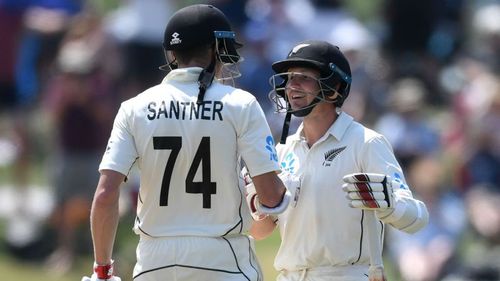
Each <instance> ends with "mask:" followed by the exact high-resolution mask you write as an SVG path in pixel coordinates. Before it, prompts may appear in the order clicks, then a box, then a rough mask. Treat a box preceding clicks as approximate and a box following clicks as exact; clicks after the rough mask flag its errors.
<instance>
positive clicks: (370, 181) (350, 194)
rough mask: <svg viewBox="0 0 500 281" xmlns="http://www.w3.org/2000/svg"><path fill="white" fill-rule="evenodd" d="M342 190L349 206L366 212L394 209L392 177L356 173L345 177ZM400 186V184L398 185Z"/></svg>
mask: <svg viewBox="0 0 500 281" xmlns="http://www.w3.org/2000/svg"><path fill="white" fill-rule="evenodd" d="M343 180H344V182H345V183H344V184H343V185H342V189H343V190H344V191H345V192H346V193H347V199H348V200H349V206H351V207H352V208H360V209H366V210H386V209H390V208H394V189H393V181H392V180H391V177H390V176H387V175H384V174H374V173H354V174H349V175H346V176H344V178H343ZM396 184H399V183H396Z"/></svg>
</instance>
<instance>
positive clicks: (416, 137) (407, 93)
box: [375, 78, 440, 167]
mask: <svg viewBox="0 0 500 281" xmlns="http://www.w3.org/2000/svg"><path fill="white" fill-rule="evenodd" d="M425 91H426V89H425V87H424V85H423V84H422V82H420V81H419V80H416V79H414V78H405V79H401V80H399V81H397V82H396V83H395V84H394V85H393V87H391V89H390V92H389V96H388V100H387V108H388V109H389V110H392V112H391V111H389V112H386V113H384V114H383V115H382V116H381V117H380V119H379V120H378V122H377V123H376V125H375V130H378V131H379V132H380V133H382V134H384V135H385V136H386V137H387V139H388V140H389V142H390V143H391V144H392V146H393V148H394V152H395V154H396V157H398V160H399V161H400V163H401V166H402V167H408V166H409V165H411V162H412V161H413V160H414V159H415V158H416V157H419V156H421V155H425V154H433V153H437V152H438V151H439V149H440V143H439V141H440V140H439V135H438V133H437V131H436V130H435V129H434V128H433V127H431V126H430V120H429V119H427V116H425V115H424V110H425V100H424V97H425Z"/></svg>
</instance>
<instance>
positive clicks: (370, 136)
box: [347, 120, 383, 143]
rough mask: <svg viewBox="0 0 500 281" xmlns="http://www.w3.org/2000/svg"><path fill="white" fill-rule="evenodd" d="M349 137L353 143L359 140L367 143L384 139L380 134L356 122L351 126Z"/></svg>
mask: <svg viewBox="0 0 500 281" xmlns="http://www.w3.org/2000/svg"><path fill="white" fill-rule="evenodd" d="M347 137H349V138H350V139H351V140H352V141H356V140H358V141H362V142H365V143H366V142H370V141H373V140H375V139H380V138H383V136H382V135H381V134H380V133H378V132H377V131H375V130H374V129H372V128H370V127H367V126H365V125H363V124H361V123H360V122H358V121H356V120H353V122H352V123H351V124H350V126H349V130H348V134H347Z"/></svg>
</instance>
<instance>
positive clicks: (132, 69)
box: [105, 0, 181, 100]
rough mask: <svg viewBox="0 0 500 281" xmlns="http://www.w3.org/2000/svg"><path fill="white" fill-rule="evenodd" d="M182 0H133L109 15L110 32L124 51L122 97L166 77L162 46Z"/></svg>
mask: <svg viewBox="0 0 500 281" xmlns="http://www.w3.org/2000/svg"><path fill="white" fill-rule="evenodd" d="M180 2H181V1H179V0H177V1H166V0H130V1H121V6H120V7H118V9H116V10H115V11H113V12H112V13H110V14H109V15H108V16H107V17H106V19H105V20H106V21H105V26H106V29H107V30H108V32H109V33H110V34H111V35H112V36H114V37H115V39H116V40H117V41H118V42H119V43H120V46H121V51H122V52H123V56H122V57H123V60H124V66H123V70H124V71H123V73H122V75H123V77H122V81H121V89H120V91H121V94H122V96H123V97H122V99H123V100H125V99H127V98H130V97H131V96H132V95H135V94H136V93H140V92H142V91H143V90H145V89H147V88H148V87H150V86H152V85H155V84H157V83H159V82H160V81H161V79H163V76H164V74H165V73H162V72H161V71H159V70H158V67H159V66H160V65H161V64H162V63H161V62H163V61H165V58H164V55H163V49H162V43H163V32H164V30H163V29H164V27H165V26H166V24H167V21H168V19H169V17H170V15H171V13H173V11H174V10H175V9H176V5H178V4H179V3H180Z"/></svg>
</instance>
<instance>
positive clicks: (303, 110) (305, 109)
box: [280, 91, 323, 144]
mask: <svg viewBox="0 0 500 281" xmlns="http://www.w3.org/2000/svg"><path fill="white" fill-rule="evenodd" d="M322 92H323V91H320V92H319V93H322ZM319 93H318V95H316V97H315V98H314V100H313V101H312V102H311V103H310V104H309V105H307V106H305V107H303V108H301V109H298V110H294V111H287V113H286V116H285V121H284V122H283V128H282V130H281V139H280V143H281V144H285V143H286V138H287V137H288V131H289V130H290V120H291V118H292V114H293V115H294V116H297V117H304V116H307V115H309V113H311V111H312V110H313V109H314V107H315V106H316V105H317V104H318V103H319V102H320V101H322V99H320V98H319ZM287 104H288V106H289V107H290V103H289V102H288V101H287Z"/></svg>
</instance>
